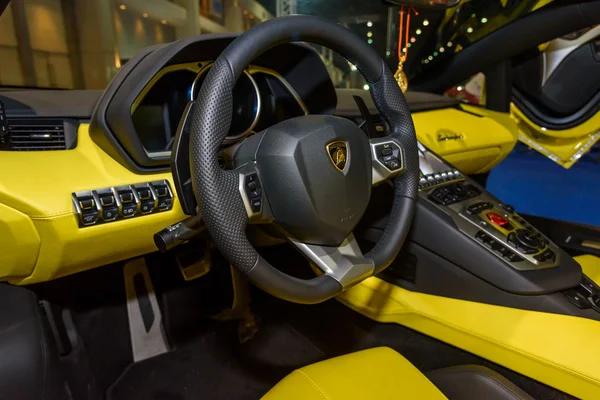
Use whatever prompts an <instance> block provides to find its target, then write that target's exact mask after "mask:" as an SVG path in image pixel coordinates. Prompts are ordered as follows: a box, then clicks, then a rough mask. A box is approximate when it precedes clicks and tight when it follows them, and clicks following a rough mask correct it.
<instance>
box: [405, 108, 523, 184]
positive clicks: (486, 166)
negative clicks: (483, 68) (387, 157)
mask: <svg viewBox="0 0 600 400" xmlns="http://www.w3.org/2000/svg"><path fill="white" fill-rule="evenodd" d="M461 107H463V108H464V109H465V110H467V111H468V112H463V111H461V110H458V109H455V108H446V109H441V110H433V111H424V112H417V113H413V115H412V117H413V121H414V124H415V129H416V131H417V138H418V139H419V141H420V142H421V143H423V144H424V145H425V146H427V147H428V148H430V149H431V150H433V151H434V152H435V153H437V154H438V155H440V156H442V157H443V158H445V159H446V160H448V161H449V162H451V163H452V164H454V165H456V167H457V168H458V169H460V170H461V171H462V172H463V173H464V174H478V173H483V172H487V171H489V170H490V169H491V168H493V167H494V166H495V165H496V164H498V163H499V162H500V161H502V159H504V157H506V156H507V155H508V154H509V153H510V151H511V150H512V149H513V147H514V146H515V144H516V143H517V135H518V134H517V129H516V126H515V123H514V121H512V120H511V118H510V116H509V114H506V113H500V112H495V111H490V110H486V109H484V108H481V107H473V106H468V105H461ZM473 114H477V115H473ZM443 137H450V139H449V140H440V138H443Z"/></svg>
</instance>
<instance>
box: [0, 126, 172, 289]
mask: <svg viewBox="0 0 600 400" xmlns="http://www.w3.org/2000/svg"><path fill="white" fill-rule="evenodd" d="M88 128H89V125H88V124H81V125H80V127H79V131H78V139H77V147H76V148H75V149H73V150H65V151H45V152H17V151H15V152H2V156H1V157H0V170H2V171H6V173H4V174H3V176H2V180H1V181H0V206H1V207H2V208H0V210H2V211H0V213H2V214H1V215H2V216H4V215H8V213H10V211H6V209H9V210H12V215H16V214H15V213H20V214H24V215H25V216H27V217H28V220H29V223H25V222H21V223H20V224H19V225H18V231H15V229H17V228H15V227H13V228H11V229H12V231H7V228H6V225H0V229H2V230H1V231H0V236H1V237H2V238H4V237H5V236H6V233H8V234H9V235H13V236H14V235H15V234H18V237H19V240H20V242H19V247H18V248H19V250H18V253H19V254H18V255H15V254H14V253H17V252H16V251H14V250H13V251H12V252H8V253H7V252H1V253H0V280H10V281H11V283H15V284H28V283H35V282H42V281H46V280H49V279H53V278H57V277H59V276H63V275H68V274H72V273H74V272H78V271H81V270H84V269H88V268H93V267H97V266H100V265H104V264H107V263H110V262H114V261H118V260H122V259H126V258H129V257H134V256H138V255H141V254H145V253H148V252H151V251H154V250H155V247H154V244H153V238H152V236H153V234H154V233H155V232H157V231H159V230H161V229H163V228H165V227H166V226H167V225H171V224H173V223H175V222H178V221H180V220H181V219H183V218H184V215H183V212H182V211H181V206H180V205H179V201H177V199H174V201H173V209H172V210H170V211H166V212H161V213H157V214H152V215H145V216H141V217H136V218H133V219H131V220H124V221H116V222H111V223H108V224H104V225H98V226H92V227H87V228H83V229H80V228H79V227H78V223H77V217H76V215H75V210H74V209H73V204H72V200H71V193H72V192H77V191H82V190H90V189H99V188H104V187H111V186H117V185H124V184H133V183H139V182H150V181H154V180H159V179H167V180H168V181H169V182H170V183H171V185H172V184H173V178H172V175H171V173H160V174H148V175H141V174H135V173H133V172H131V171H129V170H128V169H126V168H125V167H123V166H122V165H121V164H119V163H117V162H116V161H115V160H114V159H112V158H111V157H110V156H109V155H108V154H106V153H105V152H104V151H102V150H101V149H100V148H99V147H98V146H96V145H95V144H94V143H93V142H92V140H91V139H90V136H89V133H88ZM32 227H35V229H32ZM9 237H10V236H9ZM35 241H38V242H39V244H38V247H39V254H38V249H37V248H35V251H33V250H31V251H30V250H29V249H30V248H32V249H33V245H32V244H31V243H32V242H35ZM21 243H29V247H22V245H21ZM11 253H12V254H11ZM21 253H23V254H21ZM25 253H28V254H25ZM15 257H20V258H19V266H18V269H15V267H14V262H15V261H14V260H15Z"/></svg>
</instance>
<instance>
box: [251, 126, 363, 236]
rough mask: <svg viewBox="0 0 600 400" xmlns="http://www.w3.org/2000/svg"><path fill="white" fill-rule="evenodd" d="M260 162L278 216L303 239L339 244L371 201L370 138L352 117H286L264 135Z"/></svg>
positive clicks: (258, 151)
mask: <svg viewBox="0 0 600 400" xmlns="http://www.w3.org/2000/svg"><path fill="white" fill-rule="evenodd" d="M256 161H257V166H258V169H259V171H260V172H261V179H262V184H263V187H264V189H265V191H266V193H267V194H268V198H269V203H270V206H271V209H272V212H273V216H274V218H275V220H276V221H277V222H278V223H279V224H280V225H281V226H282V227H283V228H284V229H285V230H286V231H287V232H288V233H289V234H290V235H292V236H293V237H295V238H297V239H298V240H300V241H302V242H305V243H311V244H319V245H329V246H336V245H339V244H340V243H341V242H342V241H343V240H344V239H345V238H346V237H347V236H348V235H349V234H350V232H352V230H353V228H354V227H355V226H356V224H357V223H358V221H359V220H360V218H361V217H362V215H363V214H364V212H365V210H366V207H367V205H368V203H369V199H370V196H371V181H372V176H371V173H372V172H371V168H370V165H371V155H370V147H369V141H368V138H367V137H366V135H365V134H364V133H363V132H362V131H361V130H360V129H359V128H358V127H357V126H356V125H355V124H354V123H352V122H351V121H349V120H346V119H343V118H338V117H332V116H324V115H314V116H306V117H299V118H295V119H291V120H288V121H284V122H282V123H280V124H278V125H276V126H274V127H272V128H269V129H268V130H267V131H266V132H265V133H264V137H263V139H262V140H261V143H260V145H259V147H258V150H257V154H256Z"/></svg>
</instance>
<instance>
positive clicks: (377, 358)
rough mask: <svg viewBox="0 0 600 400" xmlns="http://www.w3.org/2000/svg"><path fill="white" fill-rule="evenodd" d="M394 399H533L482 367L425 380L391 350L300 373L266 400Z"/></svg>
mask: <svg viewBox="0 0 600 400" xmlns="http://www.w3.org/2000/svg"><path fill="white" fill-rule="evenodd" d="M428 378H429V379H428ZM446 396H447V397H446ZM392 398H394V399H395V398H403V399H428V400H435V399H446V398H448V399H450V400H454V399H461V400H462V399H486V400H519V399H523V400H531V399H532V398H531V397H530V396H529V395H528V394H527V393H525V392H523V391H522V390H521V389H519V388H518V387H517V386H515V385H514V384H513V383H511V382H510V381H509V380H507V379H506V378H504V377H503V376H502V375H500V374H498V373H497V372H495V371H492V370H491V369H489V368H486V367H482V366H478V365H466V366H458V367H450V368H445V369H442V370H438V371H433V372H431V373H429V374H427V377H426V376H425V375H423V374H421V372H419V370H418V369H417V368H416V367H415V366H413V365H412V364H411V363H410V362H409V361H408V360H407V359H406V358H404V357H402V356H401V355H400V354H398V353H396V352H395V351H394V350H392V349H390V348H388V347H378V348H374V349H369V350H363V351H359V352H356V353H351V354H347V355H344V356H341V357H336V358H333V359H330V360H326V361H321V362H319V363H316V364H313V365H309V366H308V367H304V368H301V369H298V370H296V371H294V372H292V373H291V374H290V375H288V376H287V377H286V378H284V379H283V380H282V381H281V382H279V383H278V384H277V385H276V386H275V387H274V388H273V389H271V390H270V391H269V393H267V394H266V395H265V396H264V397H263V399H264V400H277V399H286V400H296V399H298V400H300V399H302V400H311V399H315V400H336V399H392Z"/></svg>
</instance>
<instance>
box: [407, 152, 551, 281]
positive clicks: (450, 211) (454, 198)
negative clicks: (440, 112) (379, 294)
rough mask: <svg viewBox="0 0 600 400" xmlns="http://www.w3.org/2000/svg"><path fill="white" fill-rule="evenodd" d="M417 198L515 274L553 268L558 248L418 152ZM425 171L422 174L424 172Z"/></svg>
mask: <svg viewBox="0 0 600 400" xmlns="http://www.w3.org/2000/svg"><path fill="white" fill-rule="evenodd" d="M420 166H421V174H422V175H421V179H420V182H419V196H420V197H421V198H422V199H423V200H426V201H428V202H430V203H431V204H434V205H435V206H436V207H437V208H438V209H439V210H440V211H442V212H444V213H446V214H447V215H449V216H450V217H451V218H452V220H453V222H454V223H455V224H456V227H457V228H458V229H459V230H460V231H461V232H462V233H464V234H465V235H467V236H468V237H470V238H471V239H472V240H474V241H476V242H478V243H479V244H480V245H481V247H483V248H485V249H486V250H487V251H488V252H489V253H490V254H491V255H493V256H495V257H497V258H499V259H501V260H502V261H504V262H505V263H506V264H508V265H509V266H510V267H511V268H514V269H516V270H519V271H528V270H539V269H544V268H554V267H556V266H557V265H558V264H559V263H560V256H559V248H558V246H556V245H555V244H554V243H552V242H550V240H548V238H546V237H545V236H544V235H542V234H541V233H540V232H538V231H537V230H536V229H535V228H534V227H533V226H532V225H530V224H528V223H527V222H526V221H525V220H524V219H523V218H521V217H520V216H519V215H518V214H517V213H516V212H515V210H514V208H513V207H512V206H510V205H507V204H504V203H502V202H500V201H498V200H497V199H496V198H495V197H493V196H492V195H491V194H490V193H488V192H486V191H485V190H483V189H480V188H479V187H477V186H476V185H475V184H473V183H470V182H469V181H468V180H467V179H466V178H465V177H463V176H462V175H461V174H460V172H459V171H458V170H456V169H451V168H449V167H448V166H447V165H446V164H445V163H444V162H442V161H441V160H440V159H438V158H437V157H436V156H435V155H433V154H432V153H430V152H429V151H427V149H425V148H421V165H420ZM424 171H425V172H424Z"/></svg>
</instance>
